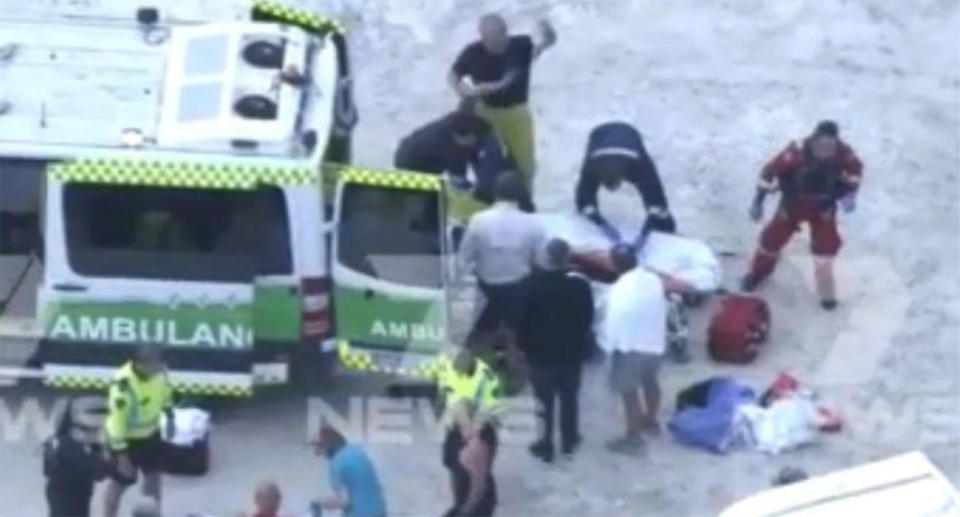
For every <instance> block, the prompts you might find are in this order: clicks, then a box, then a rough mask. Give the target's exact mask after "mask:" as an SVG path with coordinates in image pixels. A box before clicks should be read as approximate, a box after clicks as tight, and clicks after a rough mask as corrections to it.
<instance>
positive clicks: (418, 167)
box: [393, 111, 493, 181]
mask: <svg viewBox="0 0 960 517" xmlns="http://www.w3.org/2000/svg"><path fill="white" fill-rule="evenodd" d="M492 134H493V130H492V129H491V128H490V124H488V123H487V122H486V121H485V120H483V119H482V118H480V117H478V116H477V115H474V114H473V113H468V112H464V111H454V112H452V113H449V114H447V115H445V116H444V117H442V118H440V119H438V120H434V121H432V122H430V123H428V124H427V125H425V126H422V127H420V128H418V129H416V130H414V131H413V132H412V133H410V134H409V135H407V136H406V137H405V138H404V139H403V140H401V141H400V145H399V146H398V147H397V152H396V155H395V156H394V159H393V165H394V167H396V168H398V169H404V170H409V171H416V172H426V173H430V174H446V175H447V176H449V177H450V179H451V180H453V181H461V180H462V181H466V180H467V169H468V168H469V167H470V165H471V164H474V163H476V162H477V161H478V159H479V158H480V151H481V149H483V147H484V144H485V143H486V142H487V140H488V137H490V136H491V135H492Z"/></svg>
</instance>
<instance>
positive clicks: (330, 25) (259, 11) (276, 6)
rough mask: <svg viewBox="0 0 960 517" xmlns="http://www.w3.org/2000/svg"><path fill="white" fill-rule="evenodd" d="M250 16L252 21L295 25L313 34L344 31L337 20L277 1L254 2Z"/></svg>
mask: <svg viewBox="0 0 960 517" xmlns="http://www.w3.org/2000/svg"><path fill="white" fill-rule="evenodd" d="M251 18H253V20H254V21H261V22H279V23H285V24H290V25H296V26H297V27H300V28H301V29H303V30H305V31H307V32H311V33H315V34H317V33H319V34H323V33H328V32H334V33H338V34H343V33H345V32H346V29H345V28H344V26H343V24H342V23H340V22H339V21H337V20H334V19H332V18H327V17H326V16H322V15H319V14H317V13H313V12H310V11H307V10H305V9H298V8H296V7H290V6H288V5H284V4H281V3H279V2H269V1H265V0H258V1H256V2H254V3H253V7H252V9H251Z"/></svg>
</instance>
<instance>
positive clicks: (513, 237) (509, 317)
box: [460, 173, 546, 340]
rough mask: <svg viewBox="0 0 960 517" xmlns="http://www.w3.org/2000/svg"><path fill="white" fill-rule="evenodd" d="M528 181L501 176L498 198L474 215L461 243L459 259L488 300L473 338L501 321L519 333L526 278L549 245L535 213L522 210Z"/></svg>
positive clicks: (515, 177)
mask: <svg viewBox="0 0 960 517" xmlns="http://www.w3.org/2000/svg"><path fill="white" fill-rule="evenodd" d="M523 195H524V184H523V182H522V180H521V179H520V177H519V176H517V175H515V174H512V173H510V174H503V175H501V176H500V177H499V178H498V179H497V185H496V192H495V196H496V202H495V203H494V204H493V206H492V207H490V208H488V209H486V210H484V211H482V212H479V213H477V214H476V215H474V216H473V217H472V218H471V219H470V223H469V224H468V225H467V229H466V232H465V233H464V236H463V241H462V242H461V244H460V260H461V263H462V264H463V265H464V268H465V269H466V270H467V271H473V272H474V273H476V275H477V281H478V282H477V283H478V284H479V286H480V290H481V292H483V295H484V296H485V297H486V299H487V303H486V306H485V307H484V309H483V311H482V312H481V314H480V317H479V318H478V319H477V321H476V323H475V325H474V328H473V331H472V332H471V337H470V338H469V339H468V340H472V339H475V338H476V337H477V336H478V333H480V332H484V333H485V332H491V331H496V330H498V329H499V328H500V326H501V325H502V324H506V326H507V327H508V328H509V329H510V330H513V331H514V332H516V330H517V324H518V317H519V315H520V314H522V312H523V307H524V301H525V297H526V290H527V282H526V280H527V278H528V277H529V276H530V274H531V273H532V272H533V270H534V267H535V265H536V264H537V262H538V257H539V256H540V253H541V250H542V249H543V247H544V246H545V244H546V232H545V231H544V229H543V226H542V225H541V224H540V221H538V220H537V219H536V218H535V217H534V216H533V215H532V214H529V213H525V212H522V211H521V210H520V208H519V206H518V205H519V203H520V200H521V199H522V197H523Z"/></svg>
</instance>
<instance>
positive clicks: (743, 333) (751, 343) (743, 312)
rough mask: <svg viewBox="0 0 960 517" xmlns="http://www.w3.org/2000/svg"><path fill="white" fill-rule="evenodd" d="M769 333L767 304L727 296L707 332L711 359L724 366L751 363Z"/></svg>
mask: <svg viewBox="0 0 960 517" xmlns="http://www.w3.org/2000/svg"><path fill="white" fill-rule="evenodd" d="M769 332H770V310H769V308H768V307H767V302H765V301H763V299H762V298H758V297H756V296H747V295H742V294H732V295H729V296H726V297H724V298H723V299H722V300H720V307H719V308H718V309H717V312H716V313H714V315H713V318H712V319H711V320H710V326H709V328H708V329H707V334H708V335H707V348H708V349H709V351H710V357H712V358H713V359H714V360H715V361H721V362H725V363H737V364H747V363H750V362H753V360H754V359H756V358H757V353H758V352H759V351H760V344H761V343H763V342H764V341H766V340H767V336H768V334H769Z"/></svg>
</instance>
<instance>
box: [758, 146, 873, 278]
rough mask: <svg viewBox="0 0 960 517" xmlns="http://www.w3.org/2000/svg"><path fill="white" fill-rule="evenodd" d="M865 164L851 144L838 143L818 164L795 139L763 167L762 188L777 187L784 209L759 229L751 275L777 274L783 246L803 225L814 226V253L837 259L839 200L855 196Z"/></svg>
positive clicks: (780, 209)
mask: <svg viewBox="0 0 960 517" xmlns="http://www.w3.org/2000/svg"><path fill="white" fill-rule="evenodd" d="M862 175H863V164H862V163H861V162H860V159H859V158H857V155H856V153H854V151H853V149H851V148H850V146H848V145H847V144H845V143H843V142H839V143H838V146H837V152H836V155H835V156H834V158H832V159H830V160H826V161H822V162H818V161H817V160H815V159H814V158H813V156H812V155H810V153H809V151H807V146H806V145H805V144H801V145H798V144H797V143H796V142H792V143H791V144H790V145H789V146H787V148H786V149H784V150H783V151H782V152H781V153H780V154H778V155H777V156H776V157H775V158H774V159H773V160H772V161H771V162H770V163H768V164H767V165H766V166H765V167H764V168H763V172H762V173H761V174H760V188H763V189H766V190H767V191H772V190H774V189H775V188H776V187H778V186H779V188H780V191H781V199H780V207H779V208H778V209H777V213H776V215H774V217H773V219H772V220H771V221H770V222H769V223H768V224H767V226H766V227H765V228H764V229H763V232H761V233H760V246H759V248H758V249H757V252H756V254H755V255H754V257H753V263H752V266H751V275H752V276H753V277H754V279H755V280H756V281H757V282H759V281H761V280H763V279H765V278H766V277H767V276H769V275H770V273H772V272H773V269H774V267H775V266H776V263H777V258H778V256H779V254H780V250H782V249H783V247H784V246H786V244H787V243H788V242H789V241H790V237H792V236H793V233H794V232H796V231H798V230H799V229H800V225H801V223H807V224H808V225H809V226H810V241H811V245H810V248H811V251H812V252H813V254H814V255H815V256H819V257H834V256H836V255H837V252H839V251H840V246H841V244H842V243H843V241H842V240H841V238H840V233H839V232H838V231H837V219H836V211H837V210H836V201H837V199H839V198H840V197H843V196H845V195H848V194H855V193H856V191H857V189H858V188H859V186H860V179H861V177H862Z"/></svg>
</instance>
